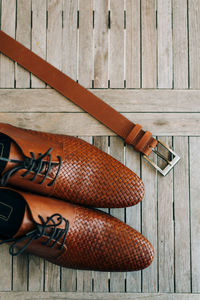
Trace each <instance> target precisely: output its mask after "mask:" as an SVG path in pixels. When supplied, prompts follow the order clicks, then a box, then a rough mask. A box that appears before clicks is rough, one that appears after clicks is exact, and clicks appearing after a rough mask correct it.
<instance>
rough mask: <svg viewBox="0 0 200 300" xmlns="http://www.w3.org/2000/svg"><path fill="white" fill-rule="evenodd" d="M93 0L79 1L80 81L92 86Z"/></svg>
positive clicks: (89, 86)
mask: <svg viewBox="0 0 200 300" xmlns="http://www.w3.org/2000/svg"><path fill="white" fill-rule="evenodd" d="M93 64H94V62H93V0H84V1H79V57H78V81H79V83H80V84H81V85H83V86H84V87H86V88H91V87H92V80H93V79H94V74H93Z"/></svg>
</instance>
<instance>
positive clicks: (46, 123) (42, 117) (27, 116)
mask: <svg viewBox="0 0 200 300" xmlns="http://www.w3.org/2000/svg"><path fill="white" fill-rule="evenodd" d="M123 115H124V116H125V117H127V118H128V119H129V120H131V121H132V122H134V123H142V125H143V128H144V129H145V130H147V129H148V130H150V131H151V132H152V133H153V135H175V136H187V135H196V136H198V135H200V117H199V114H198V113H194V114H192V115H191V114H190V113H184V114H178V113H177V114H165V113H163V114H159V113H152V114H150V113H145V114H137V113H129V114H128V113H125V114H123ZM0 120H1V122H3V123H10V124H13V125H16V126H19V127H23V128H30V129H35V130H40V131H47V132H52V133H60V134H67V135H79V134H81V135H82V136H85V135H86V136H91V135H94V136H107V135H111V136H113V135H115V134H114V132H113V131H111V130H110V129H108V128H107V127H105V126H104V125H102V124H101V123H100V122H98V121H97V120H95V119H94V118H93V117H91V116H89V115H88V114H86V113H76V114H74V113H0ZM141 120H142V122H141Z"/></svg>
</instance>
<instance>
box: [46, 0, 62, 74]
mask: <svg viewBox="0 0 200 300" xmlns="http://www.w3.org/2000/svg"><path fill="white" fill-rule="evenodd" d="M47 9H48V28H47V61H48V62H49V63H51V64H52V65H54V66H55V67H56V68H58V69H59V70H61V68H62V1H61V0H48V1H47Z"/></svg>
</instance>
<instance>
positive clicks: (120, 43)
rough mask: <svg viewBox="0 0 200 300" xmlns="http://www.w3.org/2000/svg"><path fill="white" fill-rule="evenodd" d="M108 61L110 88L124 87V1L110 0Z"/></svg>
mask: <svg viewBox="0 0 200 300" xmlns="http://www.w3.org/2000/svg"><path fill="white" fill-rule="evenodd" d="M109 50H110V61H109V79H110V87H111V88H122V87H124V1H123V0H118V1H115V0H110V49H109Z"/></svg>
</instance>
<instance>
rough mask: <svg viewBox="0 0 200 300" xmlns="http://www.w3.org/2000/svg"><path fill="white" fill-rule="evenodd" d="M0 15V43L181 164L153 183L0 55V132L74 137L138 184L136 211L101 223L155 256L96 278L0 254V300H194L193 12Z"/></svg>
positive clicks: (119, 147) (52, 1)
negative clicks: (138, 130)
mask: <svg viewBox="0 0 200 300" xmlns="http://www.w3.org/2000/svg"><path fill="white" fill-rule="evenodd" d="M0 5H1V8H0V11H1V22H0V24H1V29H2V30H3V31H5V32H6V33H8V34H9V35H11V36H12V37H16V39H17V40H18V41H20V42H22V43H23V44H24V45H26V46H27V47H29V48H30V49H32V50H33V51H34V52H36V53H37V54H39V55H40V56H41V57H43V58H44V59H46V60H48V61H49V62H50V63H52V64H53V65H54V66H56V67H57V68H59V69H60V70H62V71H63V72H64V73H66V74H68V75H69V76H70V77H71V78H73V79H74V80H76V81H78V82H79V83H80V84H82V85H83V86H84V87H86V88H88V89H89V90H90V91H91V92H93V93H94V94H95V95H97V96H98V97H100V98H102V99H104V101H105V102H107V103H108V104H110V105H111V106H113V107H114V108H115V109H116V110H118V111H120V112H122V113H123V114H124V115H125V116H126V117H127V118H129V119H130V120H132V121H134V122H135V123H141V124H142V125H143V127H144V128H145V129H149V130H151V131H152V132H153V134H154V135H157V136H162V139H163V140H164V141H166V142H167V143H168V144H170V145H171V146H172V147H173V148H174V149H175V151H177V153H179V154H180V155H181V161H180V163H179V164H178V165H177V166H176V167H175V169H174V171H172V172H171V173H170V174H169V175H167V177H165V178H163V177H161V176H160V175H159V174H157V173H156V171H155V170H153V169H152V168H151V167H150V166H149V165H148V164H147V163H146V162H145V161H144V160H143V159H142V158H141V157H140V155H139V154H138V153H136V152H134V151H133V149H132V148H131V147H129V146H127V145H124V143H123V141H122V140H121V139H120V138H118V137H116V136H114V133H113V132H111V131H110V130H109V129H107V128H106V127H105V126H103V125H102V124H100V123H99V122H98V121H96V120H95V119H94V118H92V117H91V116H88V114H86V113H84V112H83V111H82V110H81V109H79V108H78V107H77V106H76V105H74V104H73V103H71V102H70V101H68V100H67V99H65V98H64V97H63V96H61V95H60V94H59V93H57V92H56V91H54V90H53V89H50V87H49V86H46V84H44V83H43V82H41V81H40V80H38V79H37V78H36V77H35V76H33V75H31V74H30V73H29V72H27V71H25V70H24V69H22V68H21V67H20V66H18V65H17V64H16V63H13V62H12V61H11V60H9V59H8V58H6V57H5V56H4V55H2V54H0V121H1V122H9V123H11V124H13V125H18V126H22V127H24V128H32V129H36V130H43V131H49V132H55V133H64V134H70V135H75V136H81V137H82V138H84V139H85V140H87V141H88V142H90V143H93V144H94V145H96V146H97V147H99V148H101V149H102V150H104V151H105V152H108V153H110V154H111V155H112V156H113V157H115V158H116V159H118V160H120V161H121V162H122V163H124V164H126V165H127V166H128V167H129V168H130V169H132V170H133V171H134V172H136V173H137V174H138V175H139V176H140V177H141V178H142V180H143V181H144V184H145V191H146V193H145V198H144V199H143V201H142V203H141V204H139V205H137V206H135V207H130V208H126V209H112V210H108V209H107V210H106V209H105V211H107V212H109V213H111V214H113V215H115V216H116V217H118V218H120V219H122V220H124V221H125V222H126V223H128V224H129V225H131V226H133V227H134V228H136V229H137V230H139V231H140V232H142V233H143V234H144V235H145V236H146V237H147V238H148V239H149V240H150V241H151V243H152V244H153V245H154V248H155V259H154V261H153V263H152V265H151V266H150V267H149V268H147V269H145V270H143V271H141V272H129V273H109V272H103V273H102V272H92V271H77V270H72V269H64V268H60V267H58V266H54V265H52V264H50V263H48V262H46V261H44V260H43V259H40V258H37V257H34V256H31V255H29V256H27V255H22V256H21V257H19V258H14V259H12V258H11V257H10V256H9V254H8V247H7V246H1V247H0V264H1V270H0V299H8V300H9V299H119V298H120V299H121V298H122V294H121V293H123V298H124V299H147V298H148V299H155V298H156V299H157V298H158V299H161V300H169V299H170V300H171V299H172V300H173V299H174V300H177V299H181V300H182V299H183V300H186V299H187V300H188V299H199V298H200V295H199V294H198V293H200V260H199V257H200V243H199V241H200V221H199V220H200V217H199V215H200V211H199V200H200V197H199V194H200V190H199V177H200V168H199V160H200V158H199V148H200V100H199V99H200V90H199V89H200V50H199V49H200V47H199V32H200V21H199V20H200V18H199V16H200V2H199V1H198V0H189V1H187V0H173V1H171V0H148V1H146V0H134V1H130V0H119V1H114V0H105V1H99V0H73V1H72V0H47V1H40V0H18V1H15V0H1V1H0ZM8 16H9V17H8ZM163 136H165V137H163ZM152 159H154V161H156V158H155V157H154V158H152ZM4 291H6V293H4ZM17 291H19V292H18V293H17ZM42 292H45V293H42ZM72 292H74V293H72ZM99 292H104V294H99ZM109 292H112V293H109ZM116 292H120V293H119V294H115V293H116ZM195 293H197V294H195Z"/></svg>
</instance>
